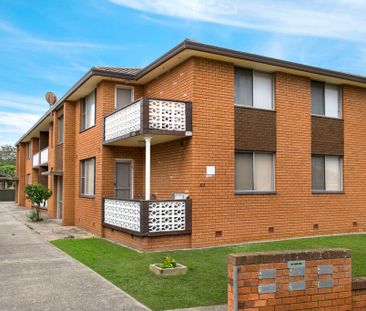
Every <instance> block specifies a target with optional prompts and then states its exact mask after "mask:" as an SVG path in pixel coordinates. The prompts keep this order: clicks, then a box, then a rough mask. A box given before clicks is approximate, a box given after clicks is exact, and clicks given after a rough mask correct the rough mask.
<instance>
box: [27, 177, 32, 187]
mask: <svg viewBox="0 0 366 311" xmlns="http://www.w3.org/2000/svg"><path fill="white" fill-rule="evenodd" d="M31 183H32V182H31V175H30V174H27V180H26V184H27V185H30V184H31Z"/></svg>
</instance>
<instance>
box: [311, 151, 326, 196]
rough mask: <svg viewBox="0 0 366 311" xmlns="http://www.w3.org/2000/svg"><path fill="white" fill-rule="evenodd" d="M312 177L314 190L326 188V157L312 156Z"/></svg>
mask: <svg viewBox="0 0 366 311" xmlns="http://www.w3.org/2000/svg"><path fill="white" fill-rule="evenodd" d="M311 169H312V172H311V178H312V189H313V190H325V179H324V157H316V156H314V157H312V161H311Z"/></svg>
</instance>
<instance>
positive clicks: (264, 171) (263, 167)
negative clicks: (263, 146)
mask: <svg viewBox="0 0 366 311" xmlns="http://www.w3.org/2000/svg"><path fill="white" fill-rule="evenodd" d="M273 158H274V157H273V153H262V152H236V153H235V191H274V161H273Z"/></svg>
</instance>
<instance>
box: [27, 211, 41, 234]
mask: <svg viewBox="0 0 366 311" xmlns="http://www.w3.org/2000/svg"><path fill="white" fill-rule="evenodd" d="M27 217H28V218H29V219H30V220H31V221H38V220H41V219H38V217H39V216H37V212H36V211H35V210H33V209H32V210H31V211H30V212H29V213H28V214H27ZM37 219H38V220H37ZM28 228H29V229H31V230H33V228H32V227H31V226H28Z"/></svg>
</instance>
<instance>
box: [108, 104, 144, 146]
mask: <svg viewBox="0 0 366 311" xmlns="http://www.w3.org/2000/svg"><path fill="white" fill-rule="evenodd" d="M140 112H141V105H140V101H138V102H136V103H134V104H132V105H130V106H128V107H126V108H124V109H122V110H119V111H117V112H115V113H113V114H111V115H109V116H108V117H106V118H105V125H104V139H105V140H106V141H108V140H111V139H114V138H118V137H121V136H124V135H126V134H129V133H131V132H135V131H139V130H140V127H141V126H140V120H141V114H140Z"/></svg>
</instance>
